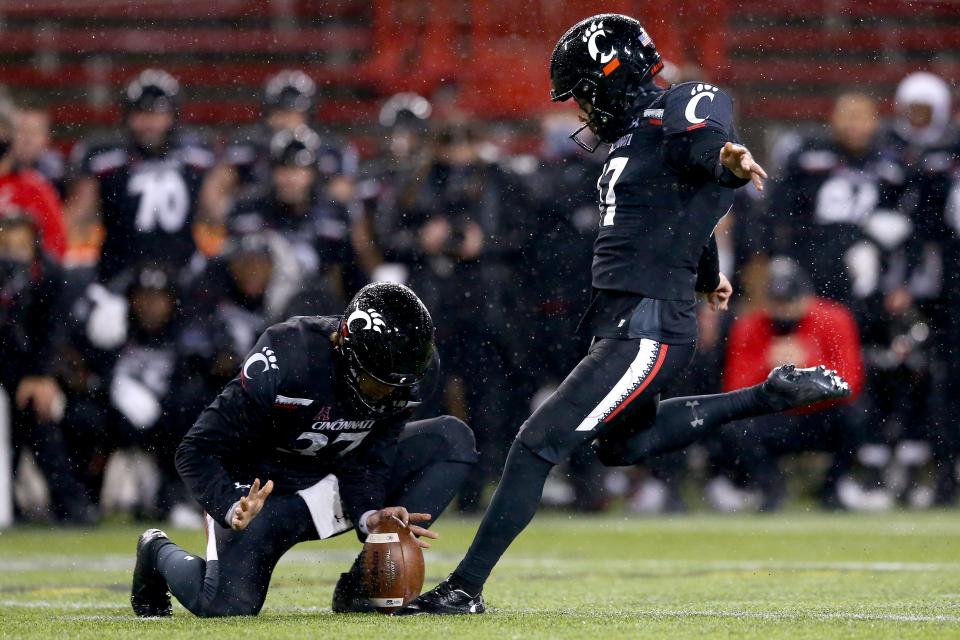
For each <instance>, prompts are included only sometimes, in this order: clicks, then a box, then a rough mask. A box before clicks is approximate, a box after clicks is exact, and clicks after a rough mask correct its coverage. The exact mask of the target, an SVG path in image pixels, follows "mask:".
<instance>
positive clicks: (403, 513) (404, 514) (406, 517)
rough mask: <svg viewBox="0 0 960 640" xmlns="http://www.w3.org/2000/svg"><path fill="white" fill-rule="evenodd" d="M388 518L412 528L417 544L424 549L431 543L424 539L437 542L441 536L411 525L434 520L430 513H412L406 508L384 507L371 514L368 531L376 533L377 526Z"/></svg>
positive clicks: (368, 520)
mask: <svg viewBox="0 0 960 640" xmlns="http://www.w3.org/2000/svg"><path fill="white" fill-rule="evenodd" d="M388 518H396V519H397V520H399V521H400V522H402V523H403V526H405V527H410V532H411V533H412V534H413V535H415V536H417V544H418V545H420V547H421V548H423V549H429V548H430V543H429V542H427V541H426V540H423V539H422V538H430V539H431V540H436V539H437V538H439V537H440V534H438V533H437V532H436V531H430V530H429V529H426V528H424V527H421V526H418V525H415V524H410V523H411V522H429V521H430V520H431V519H432V518H431V516H430V514H429V513H410V512H409V511H407V509H406V507H384V508H383V509H380V510H379V511H377V512H375V513H372V514H370V517H369V518H367V530H368V531H375V530H376V528H377V525H379V524H380V523H381V522H383V521H384V520H387V519H388Z"/></svg>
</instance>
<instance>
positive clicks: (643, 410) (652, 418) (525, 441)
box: [453, 339, 771, 591]
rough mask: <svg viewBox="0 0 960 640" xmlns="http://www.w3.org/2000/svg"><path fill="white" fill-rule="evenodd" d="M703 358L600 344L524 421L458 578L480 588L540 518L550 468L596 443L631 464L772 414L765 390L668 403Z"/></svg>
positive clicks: (681, 351)
mask: <svg viewBox="0 0 960 640" xmlns="http://www.w3.org/2000/svg"><path fill="white" fill-rule="evenodd" d="M693 354H694V345H693V344H683V345H668V344H664V343H661V342H656V341H654V340H649V339H633V340H616V339H598V340H596V341H595V342H594V343H593V344H592V345H591V346H590V349H589V351H588V352H587V356H586V357H585V358H584V359H583V360H581V361H580V364H578V365H577V366H576V367H575V368H574V370H573V371H572V372H571V373H570V375H568V376H567V378H566V379H565V380H564V381H563V383H562V384H561V385H560V387H559V388H558V389H557V390H556V392H555V393H554V394H553V395H552V396H551V397H550V398H549V399H548V400H547V401H546V402H544V403H543V404H542V405H541V406H540V407H539V408H538V409H537V410H536V411H535V412H534V413H533V415H532V416H530V418H529V419H528V420H527V421H526V422H525V423H524V425H523V427H521V429H520V433H519V434H518V435H517V439H516V440H515V441H514V443H513V446H512V447H511V449H510V453H509V454H508V456H507V464H506V466H505V467H504V471H503V476H502V477H501V479H500V484H499V486H498V487H497V491H496V493H495V494H494V496H493V501H492V502H491V503H490V507H489V508H488V509H487V512H486V514H485V515H484V517H483V521H482V522H481V524H480V529H479V531H478V532H477V536H476V538H474V541H473V543H472V544H471V546H470V550H469V551H468V552H467V555H466V557H465V558H464V559H463V561H462V562H461V563H460V565H459V566H458V567H457V569H456V571H455V572H454V576H453V579H454V580H455V581H456V582H458V583H459V585H460V586H461V587H463V588H466V589H472V590H473V591H479V590H480V588H482V586H483V583H484V582H485V581H486V579H487V577H488V576H489V574H490V571H491V570H492V569H493V567H494V565H495V564H496V563H497V561H498V560H499V559H500V556H501V555H503V553H504V552H505V551H506V549H507V547H508V546H509V545H510V543H511V542H512V541H513V539H514V538H516V536H517V535H519V534H520V532H521V531H522V530H523V529H524V528H525V527H526V526H527V524H528V523H529V522H530V520H532V519H533V516H534V514H535V513H536V510H537V507H538V506H539V504H540V498H541V495H542V493H543V484H544V482H545V481H546V478H547V474H548V473H549V472H550V469H551V468H552V467H553V466H554V465H556V464H559V463H561V462H563V461H564V460H566V459H567V458H568V457H569V456H570V454H571V453H572V452H573V451H574V449H576V448H577V447H578V446H580V445H582V444H584V443H587V442H591V441H593V443H594V445H593V446H594V450H595V451H596V453H597V457H598V458H599V459H600V461H601V462H603V463H604V464H606V465H608V466H619V465H631V464H636V463H637V462H639V461H640V460H643V459H646V458H650V457H654V456H658V455H661V454H664V453H669V452H671V451H676V450H678V449H681V448H683V447H686V446H687V445H689V444H691V443H693V442H695V441H696V440H698V439H699V438H701V437H702V436H704V435H705V434H707V433H709V432H710V431H712V430H714V429H716V428H717V427H719V426H720V425H721V424H723V423H724V422H727V421H730V420H736V419H740V418H746V417H750V416H754V415H761V414H764V413H770V412H771V409H770V406H769V404H768V403H767V401H766V400H765V397H764V395H763V394H762V392H761V391H760V388H759V386H757V387H749V388H746V389H741V390H738V391H733V392H730V393H722V394H717V395H710V396H690V397H684V398H673V399H671V400H667V401H664V402H660V400H659V394H660V391H661V390H662V389H663V388H664V387H666V386H667V385H669V384H670V383H671V382H672V381H673V380H675V379H676V377H677V376H678V374H680V373H681V372H682V371H683V370H684V369H685V368H686V367H687V365H688V364H689V362H690V360H691V358H692V357H693Z"/></svg>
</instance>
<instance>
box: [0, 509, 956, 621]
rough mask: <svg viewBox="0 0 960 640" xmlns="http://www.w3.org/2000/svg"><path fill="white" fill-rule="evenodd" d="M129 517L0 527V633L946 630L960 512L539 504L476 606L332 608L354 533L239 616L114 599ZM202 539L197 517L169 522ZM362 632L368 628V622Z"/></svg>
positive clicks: (459, 535)
mask: <svg viewBox="0 0 960 640" xmlns="http://www.w3.org/2000/svg"><path fill="white" fill-rule="evenodd" d="M475 526H476V522H475V521H471V520H463V521H458V520H456V519H452V518H448V519H446V520H443V521H441V522H440V524H439V525H438V531H440V532H441V534H442V536H443V537H442V539H441V540H440V541H438V542H437V543H436V545H435V548H434V549H433V550H432V551H429V552H428V556H427V580H428V583H429V585H430V586H432V585H433V584H434V583H435V582H436V581H437V580H438V579H439V578H442V577H443V576H444V575H446V573H447V572H449V571H450V570H451V569H452V568H453V566H454V565H455V563H456V561H457V560H458V559H459V557H460V555H461V554H462V552H463V551H464V549H465V548H466V546H467V544H468V542H469V539H470V536H471V535H472V533H473V531H474V528H475ZM138 532H139V530H138V529H136V528H130V527H119V526H115V527H108V528H103V529H99V530H94V531H75V530H72V531H52V530H46V529H39V528H20V529H15V530H13V531H8V532H5V533H3V534H0V637H2V638H28V637H37V638H50V637H57V638H68V637H69V638H98V639H100V638H115V637H117V638H130V637H157V638H161V637H163V638H174V637H182V638H191V639H197V638H216V639H217V640H223V639H225V638H236V637H256V638H268V639H269V640H283V639H284V638H295V637H303V638H307V637H309V638H330V639H336V640H340V639H346V638H364V639H370V638H373V637H384V638H390V640H397V639H399V638H417V639H424V638H439V637H444V638H446V639H447V640H459V639H460V638H559V637H565V638H578V639H584V638H612V637H624V638H626V637H630V638H640V637H650V638H688V637H689V638H703V637H729V638H791V639H793V638H826V637H837V638H840V637H842V638H853V637H858V638H871V639H876V638H933V637H940V638H960V512H924V513H895V514H884V515H870V516H866V515H823V514H790V515H778V516H732V517H730V516H710V515H697V516H688V517H677V518H671V519H666V518H665V519H653V520H650V519H623V518H613V517H607V518H602V519H600V518H587V517H582V516H577V517H569V518H568V517H565V516H560V515H541V516H540V517H539V518H538V519H537V520H536V521H535V522H534V524H533V526H532V527H531V528H530V529H529V530H528V531H526V532H525V533H524V534H523V535H522V536H521V537H520V539H519V540H518V541H517V543H516V544H515V545H514V547H513V548H511V549H510V551H509V552H508V553H507V555H506V557H505V558H504V561H503V562H502V563H501V565H500V566H499V568H498V569H497V571H496V572H495V573H494V576H493V579H492V581H491V582H490V584H489V585H488V587H487V589H486V594H485V595H486V597H487V603H488V606H489V607H490V608H491V611H490V613H488V614H487V615H486V616H475V617H469V618H445V619H434V618H423V617H421V618H404V619H394V618H389V617H386V616H381V615H377V614H371V615H350V616H334V615H333V614H331V613H330V611H329V604H330V593H331V590H332V588H333V584H334V581H335V579H336V577H337V575H338V573H339V572H340V571H342V570H344V568H345V567H347V566H348V564H349V562H350V561H351V559H352V557H353V555H354V554H355V553H356V551H357V550H358V543H357V542H356V540H355V539H352V538H350V537H348V536H344V537H342V538H340V539H337V540H333V541H330V542H326V543H311V544H306V545H301V546H300V547H297V548H296V549H295V550H294V551H292V552H291V553H290V554H289V555H288V556H287V557H286V558H284V560H283V561H281V563H280V566H279V567H278V569H277V572H276V574H275V575H274V580H273V586H272V588H271V590H270V595H269V596H268V597H267V602H266V605H265V606H264V609H263V613H262V614H261V615H260V617H259V618H255V619H232V620H199V619H196V618H194V617H193V616H191V615H190V614H189V613H187V612H186V611H185V610H184V609H182V608H180V607H179V606H178V605H177V606H176V608H175V610H174V616H173V618H172V619H171V618H168V619H163V620H137V619H136V618H134V617H133V614H132V612H131V611H130V608H129V604H128V590H129V572H130V569H131V567H132V565H133V548H134V545H135V542H136V536H137V533H138ZM168 533H170V534H171V537H173V538H174V539H175V540H176V541H178V542H180V543H181V544H185V545H186V546H187V547H188V548H190V549H192V550H195V551H197V552H202V534H200V533H197V532H173V531H168ZM375 634H377V635H375Z"/></svg>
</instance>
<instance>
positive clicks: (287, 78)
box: [263, 70, 317, 114]
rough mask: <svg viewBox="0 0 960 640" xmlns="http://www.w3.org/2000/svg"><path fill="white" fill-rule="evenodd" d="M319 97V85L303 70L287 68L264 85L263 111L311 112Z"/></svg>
mask: <svg viewBox="0 0 960 640" xmlns="http://www.w3.org/2000/svg"><path fill="white" fill-rule="evenodd" d="M316 97H317V85H316V83H315V82H314V81H313V79H312V78H310V76H308V75H307V74H305V73H304V72H303V71H297V70H286V71H281V72H280V73H278V74H276V75H274V76H271V77H270V79H268V80H267V83H266V85H264V87H263V111H264V113H270V112H271V111H276V110H284V111H298V112H300V113H305V114H310V113H311V112H312V111H313V107H314V104H315V100H316Z"/></svg>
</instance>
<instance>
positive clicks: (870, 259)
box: [766, 139, 911, 302]
mask: <svg viewBox="0 0 960 640" xmlns="http://www.w3.org/2000/svg"><path fill="white" fill-rule="evenodd" d="M904 186H905V170H904V168H903V166H902V165H901V164H900V162H899V159H898V158H897V157H896V155H894V154H893V153H890V152H889V151H888V150H886V149H884V148H882V147H880V146H875V147H873V148H872V149H870V150H869V151H868V152H867V153H864V154H863V155H861V156H859V157H858V156H853V155H851V154H850V153H849V152H847V151H845V150H844V149H843V148H842V147H840V146H839V145H837V144H836V143H834V142H832V141H829V140H819V139H811V140H807V141H805V142H804V143H803V144H802V145H801V146H800V148H799V149H798V150H797V151H796V152H794V153H793V154H792V155H791V156H790V157H789V158H788V160H787V162H786V166H785V167H784V169H783V172H782V175H781V176H780V177H779V178H778V179H777V180H776V182H775V183H774V185H773V190H772V192H771V194H770V199H769V208H768V212H767V216H766V217H767V224H768V225H769V227H770V231H769V232H768V235H769V237H770V249H771V250H772V251H774V252H776V253H780V254H783V255H788V256H790V257H793V258H795V259H796V260H797V261H798V262H800V263H801V264H803V265H805V268H806V269H808V270H809V272H810V276H811V278H812V279H813V283H814V286H815V287H816V289H817V292H818V293H819V294H820V295H823V296H826V297H828V298H832V299H835V300H840V301H843V302H851V301H852V300H855V299H858V298H864V297H866V296H868V295H870V294H872V293H873V292H874V291H875V290H876V289H877V287H878V285H879V283H878V282H877V277H876V274H877V273H879V272H881V271H882V270H883V266H882V265H881V263H880V261H881V253H882V252H883V251H884V250H886V249H888V248H893V247H894V246H895V245H896V244H899V243H902V242H903V241H904V240H906V239H908V238H909V236H910V235H911V230H910V229H909V220H908V219H907V217H906V216H905V215H904V214H903V213H901V212H900V211H899V209H900V199H901V196H902V194H903V190H904ZM891 233H893V234H894V237H891V238H887V237H885V236H887V235H890V234H891ZM885 245H889V246H885Z"/></svg>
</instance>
